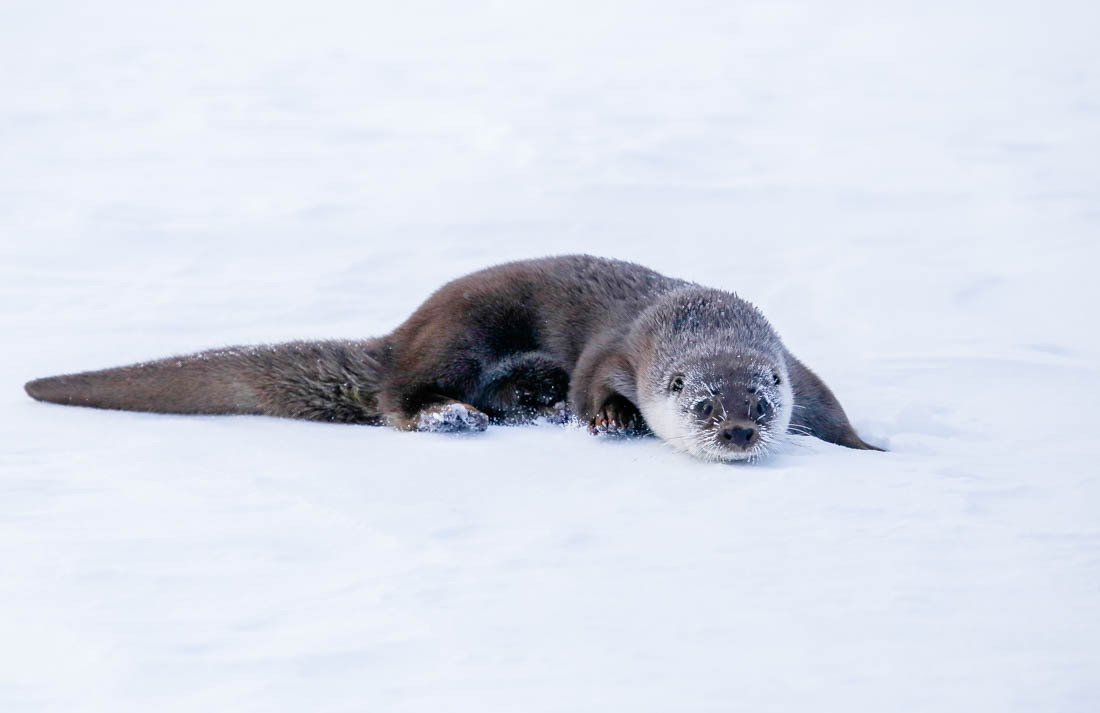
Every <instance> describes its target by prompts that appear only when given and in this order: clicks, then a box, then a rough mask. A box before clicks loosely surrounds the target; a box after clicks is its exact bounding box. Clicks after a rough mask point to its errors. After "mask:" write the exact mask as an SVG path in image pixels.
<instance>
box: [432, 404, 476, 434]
mask: <svg viewBox="0 0 1100 713" xmlns="http://www.w3.org/2000/svg"><path fill="white" fill-rule="evenodd" d="M488 425H489V417H488V416H486V415H485V414H484V413H482V412H481V411H478V410H477V409H476V408H474V407H473V406H470V405H469V404H464V403H461V402H459V401H448V402H446V403H441V404H434V405H432V406H428V407H426V408H423V409H421V410H420V412H419V413H417V414H416V427H415V430H417V431H430V432H433V433H455V432H459V431H484V430H485V429H486V427H488Z"/></svg>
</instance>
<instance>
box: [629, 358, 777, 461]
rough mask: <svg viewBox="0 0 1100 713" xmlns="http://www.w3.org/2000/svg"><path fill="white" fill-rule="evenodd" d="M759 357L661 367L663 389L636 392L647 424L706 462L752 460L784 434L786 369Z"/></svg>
mask: <svg viewBox="0 0 1100 713" xmlns="http://www.w3.org/2000/svg"><path fill="white" fill-rule="evenodd" d="M769 361H770V360H763V359H760V358H759V357H755V358H751V359H750V358H746V357H743V356H738V355H728V356H727V357H726V358H722V359H715V357H714V355H709V356H707V357H705V358H701V359H686V360H682V361H680V362H678V363H676V364H673V365H670V366H669V367H668V368H667V369H663V370H661V373H660V374H659V375H658V376H659V378H658V380H656V381H655V382H654V383H655V385H657V384H659V385H662V386H663V388H661V387H658V388H656V389H652V390H647V391H649V392H648V393H645V394H639V396H640V398H639V400H640V401H641V403H640V404H639V406H640V408H641V411H642V415H643V416H644V417H645V420H646V423H647V424H649V427H650V428H651V429H653V432H654V433H656V434H657V435H658V436H660V437H661V438H662V439H663V440H664V441H666V442H667V443H669V444H670V445H671V446H672V447H674V448H676V449H677V450H681V451H685V452H687V453H690V454H691V455H694V456H696V457H699V458H702V459H704V460H714V461H734V460H754V459H756V458H758V457H760V456H764V455H766V454H767V453H768V452H769V451H770V450H771V449H772V447H773V446H774V445H775V443H776V442H777V441H778V440H779V439H780V438H782V437H783V435H784V434H785V433H786V432H787V426H788V425H789V424H790V420H791V411H792V409H793V395H794V394H793V392H792V391H791V387H790V383H789V379H788V375H787V369H786V366H785V365H784V364H782V363H778V364H777V363H769Z"/></svg>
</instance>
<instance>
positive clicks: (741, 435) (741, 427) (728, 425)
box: [718, 421, 760, 448]
mask: <svg viewBox="0 0 1100 713" xmlns="http://www.w3.org/2000/svg"><path fill="white" fill-rule="evenodd" d="M759 438H760V431H759V429H757V428H756V426H755V425H754V424H752V423H747V422H744V421H724V422H723V423H722V425H720V426H719V427H718V439H719V440H720V441H722V442H723V443H725V444H727V445H731V446H737V447H739V448H749V447H750V446H752V445H753V444H755V443H756V441H757V440H759Z"/></svg>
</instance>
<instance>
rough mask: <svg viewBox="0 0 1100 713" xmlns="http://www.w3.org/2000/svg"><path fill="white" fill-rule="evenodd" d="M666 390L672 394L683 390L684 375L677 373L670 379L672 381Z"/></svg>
mask: <svg viewBox="0 0 1100 713" xmlns="http://www.w3.org/2000/svg"><path fill="white" fill-rule="evenodd" d="M668 390H669V391H671V392H672V393H674V394H678V393H680V392H681V391H683V390H684V377H682V376H680V375H679V374H677V375H676V376H675V377H673V379H672V383H670V384H669V385H668Z"/></svg>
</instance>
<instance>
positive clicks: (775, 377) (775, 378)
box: [772, 371, 783, 386]
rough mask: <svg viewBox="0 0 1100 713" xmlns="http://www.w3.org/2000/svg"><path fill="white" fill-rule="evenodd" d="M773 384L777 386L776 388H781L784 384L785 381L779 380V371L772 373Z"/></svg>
mask: <svg viewBox="0 0 1100 713" xmlns="http://www.w3.org/2000/svg"><path fill="white" fill-rule="evenodd" d="M772 383H773V384H775V385H776V386H779V385H780V384H781V383H783V380H782V379H780V378H779V372H778V371H773V372H772Z"/></svg>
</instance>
